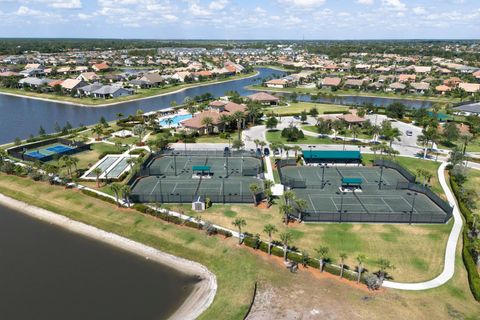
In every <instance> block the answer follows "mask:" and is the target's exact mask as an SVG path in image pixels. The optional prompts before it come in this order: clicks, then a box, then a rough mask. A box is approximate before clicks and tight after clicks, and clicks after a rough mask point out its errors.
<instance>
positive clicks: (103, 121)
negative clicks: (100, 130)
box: [98, 116, 108, 128]
mask: <svg viewBox="0 0 480 320" xmlns="http://www.w3.org/2000/svg"><path fill="white" fill-rule="evenodd" d="M98 124H100V125H102V126H103V127H104V128H108V122H107V120H105V117H104V116H101V117H100V121H99V123H98Z"/></svg>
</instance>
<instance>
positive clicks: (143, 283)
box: [0, 206, 196, 320]
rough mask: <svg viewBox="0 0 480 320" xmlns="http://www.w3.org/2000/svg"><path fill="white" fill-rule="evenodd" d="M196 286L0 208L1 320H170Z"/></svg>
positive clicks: (128, 255) (185, 278)
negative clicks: (170, 316) (169, 317)
mask: <svg viewBox="0 0 480 320" xmlns="http://www.w3.org/2000/svg"><path fill="white" fill-rule="evenodd" d="M195 281H196V280H195V279H193V278H192V277H189V276H186V275H184V274H181V273H179V272H177V271H176V270H173V269H171V268H168V267H165V266H163V265H160V264H158V263H155V262H152V261H148V260H146V259H144V258H143V257H140V256H137V255H133V254H131V253H129V252H126V251H123V250H119V249H116V248H113V247H111V246H109V245H106V244H104V243H101V242H98V241H95V240H92V239H89V238H85V237H83V236H80V235H77V234H74V233H71V232H69V231H66V230H63V229H61V228H59V227H56V226H53V225H50V224H47V223H44V222H41V221H38V220H35V219H33V218H30V217H28V216H25V215H23V214H21V213H19V212H15V211H13V210H11V209H9V208H6V207H2V206H0V288H1V289H0V319H16V320H19V319H36V320H41V319H45V320H47V319H48V320H54V319H69V320H75V319H79V320H84V319H117V320H119V319H128V320H130V319H166V318H168V316H169V315H170V314H172V313H173V312H174V311H175V310H176V309H177V308H178V307H179V306H180V305H181V304H182V303H183V301H184V300H185V299H186V297H187V296H188V295H189V294H190V292H191V290H192V288H193V284H194V283H195Z"/></svg>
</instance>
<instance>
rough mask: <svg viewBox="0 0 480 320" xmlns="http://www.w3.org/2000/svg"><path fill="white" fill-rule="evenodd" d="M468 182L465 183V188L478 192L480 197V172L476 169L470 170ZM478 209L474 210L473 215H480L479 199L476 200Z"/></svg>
mask: <svg viewBox="0 0 480 320" xmlns="http://www.w3.org/2000/svg"><path fill="white" fill-rule="evenodd" d="M467 177H468V178H467V182H465V185H464V187H465V188H466V189H472V190H475V191H476V192H477V194H479V196H480V192H479V191H478V186H480V170H475V169H468V171H467ZM476 204H477V208H476V209H474V210H473V213H477V214H480V198H479V197H477V199H476Z"/></svg>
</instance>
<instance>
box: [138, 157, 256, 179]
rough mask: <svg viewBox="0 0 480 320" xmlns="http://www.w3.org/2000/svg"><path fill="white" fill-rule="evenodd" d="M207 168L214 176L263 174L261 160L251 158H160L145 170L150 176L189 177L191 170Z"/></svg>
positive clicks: (154, 160)
mask: <svg viewBox="0 0 480 320" xmlns="http://www.w3.org/2000/svg"><path fill="white" fill-rule="evenodd" d="M198 166H208V167H209V170H210V173H211V174H213V175H215V176H231V175H234V176H256V175H259V174H261V173H262V172H263V167H262V162H261V160H259V159H257V158H253V157H221V156H212V157H209V156H162V157H157V158H155V159H153V160H152V161H151V162H150V164H148V166H147V168H148V171H149V174H150V175H159V174H160V175H168V176H172V175H173V176H176V175H186V176H188V175H191V174H193V172H192V168H193V167H198Z"/></svg>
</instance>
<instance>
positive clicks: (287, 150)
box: [283, 146, 292, 160]
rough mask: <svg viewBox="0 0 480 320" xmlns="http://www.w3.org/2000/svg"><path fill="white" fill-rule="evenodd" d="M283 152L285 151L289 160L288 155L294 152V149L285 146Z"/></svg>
mask: <svg viewBox="0 0 480 320" xmlns="http://www.w3.org/2000/svg"><path fill="white" fill-rule="evenodd" d="M283 150H284V151H285V153H286V156H287V160H288V153H289V151H290V150H292V148H291V147H290V146H284V147H283Z"/></svg>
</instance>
